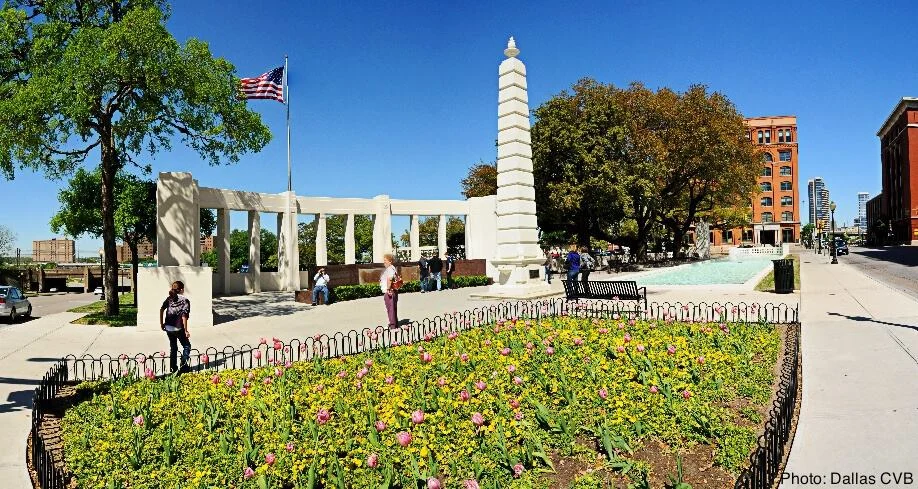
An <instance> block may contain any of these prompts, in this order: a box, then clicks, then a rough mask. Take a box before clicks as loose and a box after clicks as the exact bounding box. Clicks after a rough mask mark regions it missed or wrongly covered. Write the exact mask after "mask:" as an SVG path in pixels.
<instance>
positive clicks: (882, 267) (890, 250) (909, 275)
mask: <svg viewBox="0 0 918 489" xmlns="http://www.w3.org/2000/svg"><path fill="white" fill-rule="evenodd" d="M838 261H839V262H843V263H847V264H849V265H852V266H854V267H855V268H857V269H858V270H860V271H861V272H863V273H864V274H866V275H868V276H870V278H873V279H874V280H877V281H879V282H881V283H883V284H886V285H887V286H889V287H892V288H894V289H896V290H899V291H901V292H903V293H905V294H907V295H909V296H911V297H914V298H916V299H918V246H890V247H885V248H862V247H854V248H851V255H849V256H844V255H842V256H840V257H838Z"/></svg>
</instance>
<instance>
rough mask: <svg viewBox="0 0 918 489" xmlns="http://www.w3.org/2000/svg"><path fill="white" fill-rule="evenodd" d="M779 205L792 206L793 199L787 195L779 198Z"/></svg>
mask: <svg viewBox="0 0 918 489" xmlns="http://www.w3.org/2000/svg"><path fill="white" fill-rule="evenodd" d="M781 205H782V206H790V205H794V199H793V198H792V197H788V196H787V195H785V196H784V197H781Z"/></svg>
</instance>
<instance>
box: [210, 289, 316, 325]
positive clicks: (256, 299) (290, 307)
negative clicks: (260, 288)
mask: <svg viewBox="0 0 918 489" xmlns="http://www.w3.org/2000/svg"><path fill="white" fill-rule="evenodd" d="M213 309H214V325H217V324H223V323H226V322H229V321H235V320H237V319H242V318H249V317H255V316H258V317H277V316H289V315H291V314H295V313H297V312H300V311H308V310H309V309H312V306H310V305H308V304H300V303H298V302H295V301H294V300H293V293H292V292H276V293H275V292H265V293H261V294H251V295H244V296H234V297H214V302H213Z"/></svg>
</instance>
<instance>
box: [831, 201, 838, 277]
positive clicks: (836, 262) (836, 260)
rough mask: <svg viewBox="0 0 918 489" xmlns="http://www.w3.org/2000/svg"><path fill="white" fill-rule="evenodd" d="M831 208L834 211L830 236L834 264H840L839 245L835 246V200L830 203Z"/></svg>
mask: <svg viewBox="0 0 918 489" xmlns="http://www.w3.org/2000/svg"><path fill="white" fill-rule="evenodd" d="M829 209H830V210H831V211H832V237H831V238H829V241H830V242H831V243H832V264H833V265H838V249H837V248H838V247H837V246H835V202H832V203H831V204H829Z"/></svg>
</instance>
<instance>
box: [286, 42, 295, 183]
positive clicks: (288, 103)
mask: <svg viewBox="0 0 918 489" xmlns="http://www.w3.org/2000/svg"><path fill="white" fill-rule="evenodd" d="M287 73H288V69H287V55H286V54H285V55H284V103H285V104H286V105H287V191H288V192H290V191H292V190H293V178H292V176H291V172H290V83H289V82H288V81H287Z"/></svg>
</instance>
